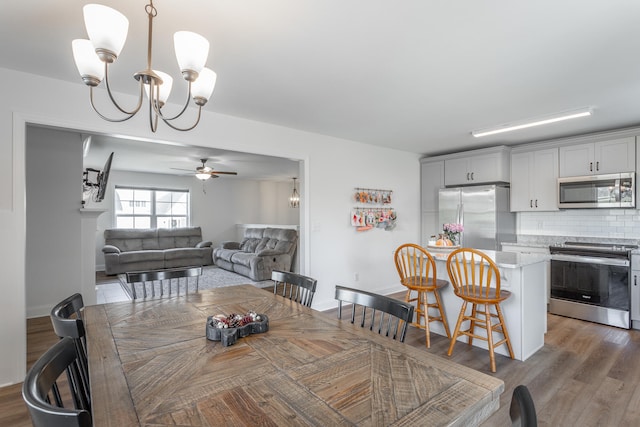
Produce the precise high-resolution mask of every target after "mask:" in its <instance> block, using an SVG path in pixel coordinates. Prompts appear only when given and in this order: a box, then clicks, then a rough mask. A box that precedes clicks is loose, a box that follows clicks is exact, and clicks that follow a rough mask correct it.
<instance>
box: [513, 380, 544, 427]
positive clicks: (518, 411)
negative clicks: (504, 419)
mask: <svg viewBox="0 0 640 427" xmlns="http://www.w3.org/2000/svg"><path fill="white" fill-rule="evenodd" d="M509 416H510V418H511V423H512V426H513V427H537V426H538V416H537V415H536V406H535V404H534V403H533V398H532V397H531V393H529V389H528V388H527V386H525V385H522V384H520V385H519V386H517V387H516V388H515V389H513V395H512V397H511V406H510V407H509Z"/></svg>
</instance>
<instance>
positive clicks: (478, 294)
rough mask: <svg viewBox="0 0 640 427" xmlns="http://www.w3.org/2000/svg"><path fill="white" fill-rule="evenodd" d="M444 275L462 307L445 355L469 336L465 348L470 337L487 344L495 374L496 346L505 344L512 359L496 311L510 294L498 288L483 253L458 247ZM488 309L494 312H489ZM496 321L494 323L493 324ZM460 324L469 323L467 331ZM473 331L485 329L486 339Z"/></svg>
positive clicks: (493, 270)
mask: <svg viewBox="0 0 640 427" xmlns="http://www.w3.org/2000/svg"><path fill="white" fill-rule="evenodd" d="M447 272H448V273H449V280H450V281H451V283H452V285H453V291H454V293H455V294H456V295H457V296H458V297H459V298H461V299H462V308H461V309H460V314H459V315H458V321H457V323H456V328H455V330H454V332H453V336H452V337H451V343H450V345H449V351H448V352H447V354H448V355H449V356H451V354H452V353H453V347H454V345H455V344H456V340H457V338H458V337H459V336H460V335H466V336H468V337H469V345H471V344H472V342H473V339H474V338H477V339H480V340H484V341H487V347H488V349H489V359H490V361H491V372H496V358H495V353H494V350H495V349H496V348H497V347H499V346H501V345H503V344H505V345H506V346H507V349H508V351H509V356H511V358H512V359H513V358H514V356H513V349H512V347H511V341H510V340H509V333H508V331H507V326H506V324H505V321H504V316H503V315H502V310H501V308H500V303H502V302H503V301H505V300H506V299H507V298H509V297H510V296H511V292H509V291H505V290H501V289H500V270H499V269H498V266H497V265H496V264H495V262H493V260H492V259H491V258H489V257H488V256H487V255H486V254H485V253H483V252H481V251H479V250H477V249H470V248H460V249H456V250H454V251H452V252H451V253H450V254H449V257H448V258H447ZM469 304H471V313H470V314H466V312H467V306H468V305H469ZM478 306H482V307H483V309H478ZM492 307H493V308H494V310H495V312H492V311H491V308H492ZM496 319H497V322H494V320H496ZM464 321H469V322H470V324H469V328H468V329H464V330H463V329H461V325H462V323H463V322H464ZM476 328H481V329H485V330H486V336H483V335H478V334H476ZM494 333H498V334H501V335H502V337H503V338H502V340H500V341H497V342H495V341H494V336H493V335H494Z"/></svg>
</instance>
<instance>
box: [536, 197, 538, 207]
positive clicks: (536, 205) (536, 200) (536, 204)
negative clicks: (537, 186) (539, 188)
mask: <svg viewBox="0 0 640 427" xmlns="http://www.w3.org/2000/svg"><path fill="white" fill-rule="evenodd" d="M537 207H538V199H536V208H537Z"/></svg>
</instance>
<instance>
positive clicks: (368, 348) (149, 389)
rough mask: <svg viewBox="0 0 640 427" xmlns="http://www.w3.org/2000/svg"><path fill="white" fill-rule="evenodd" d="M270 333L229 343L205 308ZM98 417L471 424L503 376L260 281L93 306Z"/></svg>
mask: <svg viewBox="0 0 640 427" xmlns="http://www.w3.org/2000/svg"><path fill="white" fill-rule="evenodd" d="M249 310H254V311H256V312H257V313H264V314H266V315H267V316H268V317H269V324H270V325H269V330H268V331H267V332H265V333H261V334H254V335H250V336H247V337H244V338H240V339H238V341H237V342H236V343H235V344H234V345H231V346H229V347H224V346H223V345H222V344H221V343H220V342H215V341H209V340H207V339H206V337H205V324H206V318H207V316H210V315H213V314H219V313H220V314H230V313H244V312H247V311H249ZM85 318H86V323H87V330H88V333H87V336H88V347H89V365H90V369H91V372H90V375H91V384H92V399H93V402H94V404H93V405H94V407H93V411H94V423H95V425H96V426H118V427H122V426H130V425H141V426H163V425H181V426H217V425H265V426H284V425H317V426H333V425H361V426H369V425H370V426H379V425H385V426H386V425H430V426H436V425H473V424H479V423H480V422H481V421H482V420H483V419H486V417H488V416H489V415H490V414H491V413H492V412H494V411H495V410H496V409H497V407H498V404H499V397H500V394H501V393H502V391H503V389H504V384H503V382H502V381H501V380H499V379H496V378H493V377H491V376H488V375H485V374H483V373H480V372H478V371H475V370H472V369H468V368H466V367H464V366H461V365H458V364H456V363H453V362H451V361H449V360H446V359H443V358H441V357H439V356H436V355H433V354H429V353H427V352H424V351H423V350H422V351H421V349H418V348H414V347H411V346H409V345H406V344H404V343H399V342H398V341H395V340H392V339H390V338H387V337H384V336H379V335H377V334H376V333H374V332H371V331H369V330H368V329H362V328H360V326H359V325H358V324H356V325H353V324H351V323H350V322H349V321H348V320H342V321H340V320H338V319H336V318H333V317H330V316H328V315H326V314H323V313H320V312H318V311H315V310H312V309H310V308H307V307H303V306H301V305H299V304H296V303H293V302H291V301H289V300H287V299H284V298H281V297H278V296H274V295H272V294H269V293H267V292H265V291H263V290H260V289H257V288H255V287H253V286H250V285H248V286H233V287H225V288H218V289H211V290H206V291H201V292H199V293H196V294H189V295H187V296H181V297H176V298H171V299H164V300H151V301H138V302H136V303H130V302H124V303H114V304H105V305H99V306H91V307H87V308H86V312H85Z"/></svg>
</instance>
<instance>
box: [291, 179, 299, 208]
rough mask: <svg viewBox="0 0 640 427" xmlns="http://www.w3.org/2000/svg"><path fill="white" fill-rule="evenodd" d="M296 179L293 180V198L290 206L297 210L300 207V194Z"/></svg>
mask: <svg viewBox="0 0 640 427" xmlns="http://www.w3.org/2000/svg"><path fill="white" fill-rule="evenodd" d="M296 179H297V178H293V191H292V192H291V197H289V206H291V207H292V208H297V207H299V206H300V194H299V193H298V190H297V189H296Z"/></svg>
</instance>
